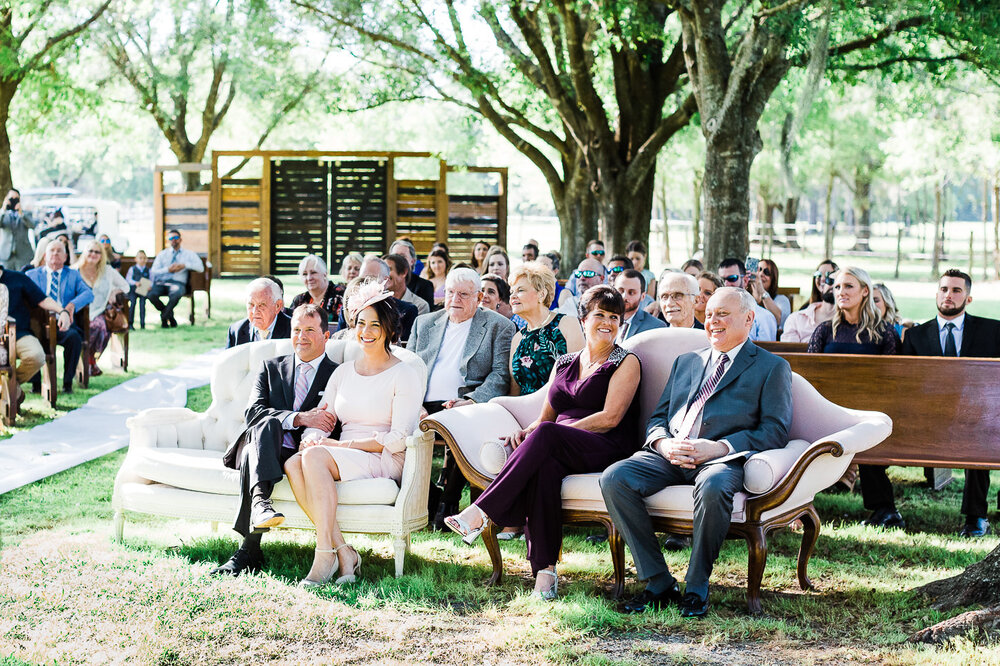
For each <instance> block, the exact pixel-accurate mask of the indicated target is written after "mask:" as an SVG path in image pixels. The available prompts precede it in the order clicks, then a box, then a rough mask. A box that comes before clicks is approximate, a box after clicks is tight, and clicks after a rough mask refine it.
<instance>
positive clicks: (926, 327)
mask: <svg viewBox="0 0 1000 666" xmlns="http://www.w3.org/2000/svg"><path fill="white" fill-rule="evenodd" d="M936 300H937V312H938V314H937V317H935V318H934V319H931V320H930V321H927V322H924V323H923V324H920V325H919V326H914V327H913V328H912V329H910V330H909V331H907V333H906V335H905V336H904V337H903V354H905V355H907V356H958V357H969V358H982V357H987V358H996V357H1000V321H997V320H995V319H987V318H985V317H977V316H975V315H971V314H968V313H967V312H966V311H965V308H966V306H968V305H969V304H970V303H972V278H971V277H969V275H968V274H966V273H963V272H962V271H960V270H957V269H954V268H953V269H951V270H947V271H945V272H944V275H942V276H941V279H940V280H938V287H937V298H936ZM871 479H872V481H873V483H874V487H873V488H871V490H870V491H871V492H873V493H876V494H881V495H883V496H885V495H886V494H888V497H892V485H891V484H890V483H889V479H888V478H886V477H885V468H884V467H883V468H875V469H873V473H872V475H871ZM866 483H868V481H862V489H865V488H866V487H867V486H866V485H865V484H866ZM989 489H990V473H989V471H988V470H979V469H967V470H965V489H964V490H963V492H962V513H963V514H964V515H965V525H964V527H962V531H961V532H960V535H961V536H963V537H983V536H986V535H987V534H989V533H990V524H989V522H988V521H987V520H986V512H987V511H986V508H987V507H986V496H987V494H988V493H989ZM866 506H867V505H866Z"/></svg>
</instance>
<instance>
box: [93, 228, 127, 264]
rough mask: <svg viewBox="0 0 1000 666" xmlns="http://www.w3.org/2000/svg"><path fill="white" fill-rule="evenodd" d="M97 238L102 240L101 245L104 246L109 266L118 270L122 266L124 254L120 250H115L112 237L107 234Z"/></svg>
mask: <svg viewBox="0 0 1000 666" xmlns="http://www.w3.org/2000/svg"><path fill="white" fill-rule="evenodd" d="M97 240H99V241H100V242H101V247H102V248H104V253H105V254H106V255H107V259H108V266H111V268H113V269H115V270H118V269H119V268H121V267H122V255H121V253H120V252H115V248H113V247H111V237H110V236H108V235H107V234H101V235H100V236H98V237H97Z"/></svg>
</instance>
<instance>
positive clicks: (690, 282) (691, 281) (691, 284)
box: [656, 271, 698, 296]
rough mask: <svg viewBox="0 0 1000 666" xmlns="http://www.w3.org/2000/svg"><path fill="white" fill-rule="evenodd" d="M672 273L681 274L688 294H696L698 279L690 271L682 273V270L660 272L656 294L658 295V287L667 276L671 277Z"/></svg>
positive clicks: (664, 281)
mask: <svg viewBox="0 0 1000 666" xmlns="http://www.w3.org/2000/svg"><path fill="white" fill-rule="evenodd" d="M674 275H677V276H683V279H684V283H685V284H687V286H688V294H689V295H691V296H697V295H698V280H697V279H696V278H695V277H694V276H693V275H691V274H690V273H684V272H682V271H663V273H661V274H660V281H659V283H658V284H657V285H656V294H657V296H659V294H660V288H661V287H662V286H663V285H665V284H666V283H667V278H668V277H673V276H674Z"/></svg>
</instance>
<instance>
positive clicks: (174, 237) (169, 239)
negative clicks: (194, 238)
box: [167, 236, 181, 243]
mask: <svg viewBox="0 0 1000 666" xmlns="http://www.w3.org/2000/svg"><path fill="white" fill-rule="evenodd" d="M180 239H181V237H180V236H171V237H170V238H168V239H167V240H168V241H170V242H171V243H173V242H174V241H175V240H180Z"/></svg>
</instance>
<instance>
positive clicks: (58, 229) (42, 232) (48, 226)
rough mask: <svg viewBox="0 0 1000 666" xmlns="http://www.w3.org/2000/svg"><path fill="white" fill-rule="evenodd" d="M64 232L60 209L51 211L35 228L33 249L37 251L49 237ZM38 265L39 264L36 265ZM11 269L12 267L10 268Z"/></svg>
mask: <svg viewBox="0 0 1000 666" xmlns="http://www.w3.org/2000/svg"><path fill="white" fill-rule="evenodd" d="M65 232H66V218H65V217H63V212H62V208H56V209H55V210H54V211H52V215H50V216H48V217H47V218H44V219H42V220H41V221H40V222H38V224H37V225H36V226H35V248H36V249H37V248H38V246H39V245H42V246H44V245H45V241H46V240H48V238H49V237H50V236H52V237H53V238H54V237H55V235H58V234H60V233H65ZM37 265H40V264H36V266H37ZM11 268H12V269H13V267H11Z"/></svg>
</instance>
